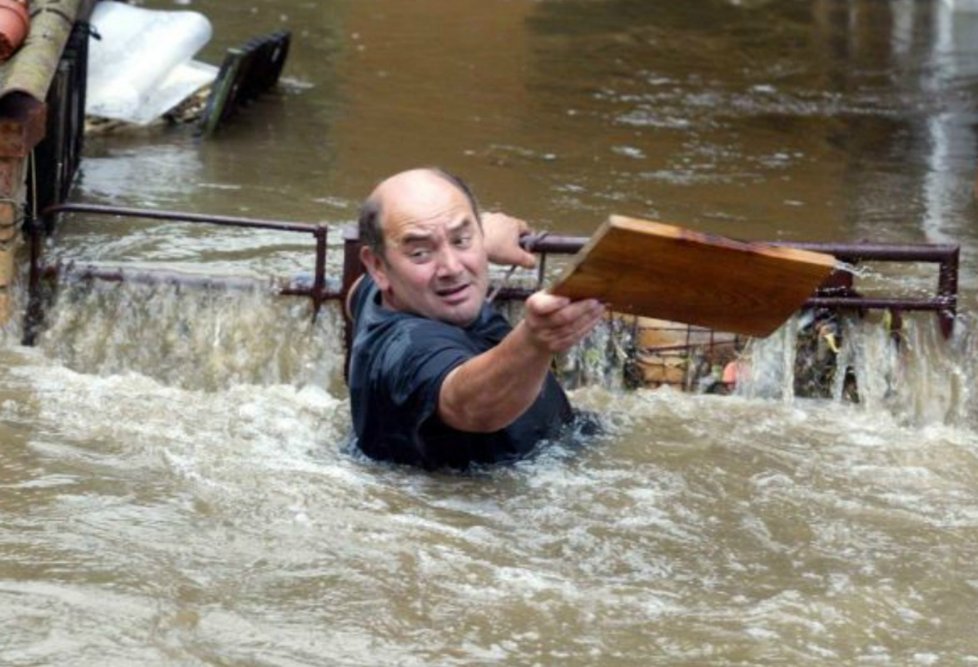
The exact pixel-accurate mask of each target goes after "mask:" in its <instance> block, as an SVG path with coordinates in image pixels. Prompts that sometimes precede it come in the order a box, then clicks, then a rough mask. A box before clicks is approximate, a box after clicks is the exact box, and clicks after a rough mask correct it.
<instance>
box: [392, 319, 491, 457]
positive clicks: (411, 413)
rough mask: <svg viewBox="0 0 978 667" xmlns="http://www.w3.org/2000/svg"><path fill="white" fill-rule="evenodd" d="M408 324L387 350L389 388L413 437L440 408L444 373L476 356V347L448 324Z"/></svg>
mask: <svg viewBox="0 0 978 667" xmlns="http://www.w3.org/2000/svg"><path fill="white" fill-rule="evenodd" d="M412 324H413V325H414V326H410V327H405V329H404V330H403V331H402V334H401V335H399V336H398V339H396V340H391V341H390V344H389V345H387V347H386V349H385V350H384V356H385V359H384V366H385V367H386V368H387V369H388V370H389V372H388V373H386V381H387V385H388V386H387V392H388V396H390V400H391V402H392V404H393V406H394V407H395V409H396V410H397V411H398V412H399V417H400V420H401V421H402V423H404V424H409V425H410V429H411V433H412V436H413V438H414V439H416V440H417V439H419V436H418V434H419V432H420V430H421V427H422V426H423V425H424V423H425V422H426V421H428V420H429V419H431V418H432V417H435V416H436V415H437V412H438V397H439V394H440V392H441V386H442V383H443V382H444V381H445V377H446V376H447V375H448V374H449V373H450V372H451V371H452V370H453V369H455V368H456V367H458V366H459V365H461V364H463V363H465V362H466V361H467V360H469V359H471V358H472V357H473V356H475V354H476V351H475V350H473V349H471V347H470V346H469V345H467V344H466V342H465V341H464V339H462V338H461V337H459V336H458V335H457V334H455V332H453V331H451V329H450V328H449V327H447V326H445V325H442V324H440V323H437V322H430V321H424V320H418V321H417V322H416V323H412Z"/></svg>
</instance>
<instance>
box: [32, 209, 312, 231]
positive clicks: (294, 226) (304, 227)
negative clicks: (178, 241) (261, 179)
mask: <svg viewBox="0 0 978 667" xmlns="http://www.w3.org/2000/svg"><path fill="white" fill-rule="evenodd" d="M60 213H90V214H93V215H114V216H119V217H123V218H147V219H152V220H178V221H181V222H190V223H204V224H211V225H221V226H224V227H246V228H251V229H270V230H276V231H282V232H301V233H305V234H316V233H317V230H318V229H320V228H322V227H324V226H325V225H313V224H304V223H298V222H287V221H284V220H263V219H260V218H241V217H235V216H228V215H211V214H209V213H188V212H186V211H165V210H158V209H147V208H132V207H126V206H106V205H104V204H84V203H76V202H66V203H63V204H55V205H53V206H49V207H47V208H46V209H44V212H43V214H42V215H43V216H45V217H47V216H49V215H57V214H60Z"/></svg>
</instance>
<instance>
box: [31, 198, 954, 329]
mask: <svg viewBox="0 0 978 667" xmlns="http://www.w3.org/2000/svg"><path fill="white" fill-rule="evenodd" d="M65 213H83V214H89V215H97V216H114V217H129V218H144V219H154V220H173V221H180V222H185V223H188V224H208V225H217V226H224V227H243V228H251V229H264V230H274V231H284V232H293V233H300V234H308V235H310V236H312V237H313V241H314V267H313V273H312V280H311V281H305V282H303V281H296V280H293V281H291V282H290V283H289V284H287V285H285V286H283V287H281V288H280V290H279V293H280V294H281V295H283V296H300V297H306V298H309V299H310V300H311V302H312V315H313V317H315V316H316V315H317V314H318V313H319V311H320V310H321V308H322V305H323V303H325V302H326V301H329V300H339V299H343V298H344V297H345V296H346V293H347V292H348V290H349V289H350V287H351V286H352V285H353V283H354V282H355V281H356V279H357V278H358V277H359V276H360V275H361V274H362V273H363V267H362V266H361V264H360V260H359V248H360V243H359V239H358V236H357V233H356V230H354V229H350V228H341V229H336V230H334V235H338V236H340V237H341V238H342V242H343V266H342V267H341V269H340V271H339V274H340V279H339V280H335V279H334V280H330V279H329V278H328V276H327V251H328V242H329V237H330V228H329V227H328V226H327V225H324V224H305V223H297V222H288V221H281V220H263V219H256V218H241V217H231V216H222V215H209V214H203V213H188V212H181V211H166V210H156V209H141V208H128V207H118V206H106V205H99V204H85V203H64V204H57V205H54V206H50V207H49V208H47V209H46V210H45V211H44V212H43V214H42V219H41V220H37V221H31V224H30V225H29V233H30V247H31V262H30V274H29V297H28V307H27V313H26V321H25V327H24V331H25V334H24V343H25V344H27V345H31V344H33V342H34V340H35V337H36V335H37V332H38V331H39V328H40V327H41V326H42V322H43V318H44V304H43V297H42V289H41V288H42V282H43V281H44V280H45V279H47V280H52V279H53V280H57V277H58V275H59V273H60V272H61V270H62V267H60V266H57V265H45V264H44V263H43V257H42V255H43V245H44V235H45V234H44V232H45V230H47V229H53V227H54V223H53V218H54V217H56V216H58V215H62V214H65ZM586 242H587V238H586V237H580V236H559V235H553V234H549V233H542V234H531V235H528V236H526V237H524V239H523V245H524V247H525V248H526V249H527V250H529V251H531V252H535V253H538V254H539V255H540V262H539V264H538V268H537V276H536V280H535V285H534V286H532V287H526V286H506V287H503V288H502V289H501V290H500V291H499V293H498V295H497V299H502V300H513V299H523V298H526V297H527V296H529V295H530V294H531V293H532V292H533V291H535V290H536V289H539V288H540V286H542V285H543V284H544V281H545V276H546V266H547V258H548V257H549V256H550V255H568V254H573V253H576V252H577V251H578V250H580V248H581V247H582V246H583V245H584V244H585V243H586ZM775 245H783V246H788V247H793V248H801V249H805V250H813V251H818V252H824V253H828V254H831V255H834V256H835V257H836V258H837V259H838V260H840V261H842V262H845V263H847V264H849V265H857V264H859V263H861V262H865V261H874V262H904V263H907V262H912V263H931V264H936V265H937V267H938V280H937V284H936V287H935V290H934V293H933V295H932V296H929V297H926V298H911V297H902V296H895V297H879V296H863V295H861V294H859V292H858V291H857V290H856V289H855V287H854V284H853V276H852V274H851V273H850V272H845V271H835V272H834V273H833V274H832V275H831V276H830V277H829V278H828V279H827V280H826V281H825V282H824V283H823V284H822V286H821V287H820V288H819V289H818V290H817V291H816V292H815V294H813V295H812V296H811V297H810V298H809V299H808V300H807V301H806V302H805V304H804V307H805V308H825V309H836V310H855V311H860V312H862V311H866V310H870V309H885V310H889V311H891V312H893V313H894V314H896V315H897V316H899V314H900V313H902V312H908V311H931V312H935V313H937V317H938V322H939V326H940V329H941V332H942V333H943V334H944V335H945V336H950V334H951V332H952V330H953V326H954V320H955V317H956V315H957V289H958V259H959V252H960V250H959V247H958V246H957V245H953V244H918V245H913V244H884V243H778V244H775ZM73 270H74V273H75V275H77V276H80V277H83V278H86V279H93V280H110V281H125V280H132V281H147V280H152V281H154V282H173V283H193V282H196V283H198V284H204V283H206V284H208V285H214V284H222V285H228V286H232V287H233V286H234V285H233V283H234V281H235V279H228V278H220V277H214V278H210V277H208V278H200V277H192V276H186V275H181V274H175V273H172V272H170V273H168V272H165V271H151V270H139V271H137V270H122V269H119V268H111V269H107V268H100V267H97V266H85V267H80V268H79V267H73ZM238 280H239V281H240V279H238ZM347 342H349V334H348V333H347Z"/></svg>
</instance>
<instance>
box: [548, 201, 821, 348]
mask: <svg viewBox="0 0 978 667" xmlns="http://www.w3.org/2000/svg"><path fill="white" fill-rule="evenodd" d="M834 266H835V258H834V257H832V256H831V255H826V254H822V253H816V252H811V251H807V250H799V249H795V248H784V247H780V246H771V245H768V244H762V243H745V242H741V241H734V240H732V239H728V238H724V237H720V236H715V235H711V234H703V233H700V232H695V231H692V230H688V229H684V228H682V227H676V226H673V225H666V224H663V223H660V222H652V221H649V220H639V219H636V218H627V217H623V216H611V218H609V220H608V221H607V222H605V223H604V224H603V225H602V226H601V228H600V229H598V231H597V232H595V234H594V235H593V236H592V237H591V239H590V241H588V243H587V245H585V247H584V248H583V249H581V251H580V252H579V253H578V254H577V255H576V256H575V257H574V258H573V260H572V261H571V263H570V265H569V266H568V267H567V268H566V269H565V271H564V273H563V274H562V275H561V276H560V278H559V279H558V280H557V282H556V284H555V285H554V286H553V287H552V288H551V290H550V291H551V292H553V293H554V294H560V295H565V296H569V297H571V298H574V299H583V298H597V299H600V300H602V301H604V302H606V303H608V304H609V306H610V307H611V309H612V310H614V311H616V312H621V313H631V314H634V315H643V316H646V317H657V318H661V319H665V320H671V321H675V322H684V323H688V324H696V325H700V326H705V327H710V328H711V329H716V330H718V331H727V332H732V333H740V334H745V335H749V336H758V337H763V336H767V335H768V334H770V333H772V332H773V331H774V330H775V329H777V328H778V327H779V326H781V324H782V323H784V321H785V320H787V319H788V317H790V316H791V314H792V313H793V312H795V311H796V310H798V308H799V307H800V306H801V305H802V303H804V301H805V299H807V298H808V297H809V296H811V295H812V293H813V292H814V291H815V289H816V288H817V287H818V286H819V284H821V282H822V281H823V280H825V279H826V278H827V277H828V276H829V274H830V273H831V272H832V269H833V268H834Z"/></svg>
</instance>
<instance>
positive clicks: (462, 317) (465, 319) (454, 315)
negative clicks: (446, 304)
mask: <svg viewBox="0 0 978 667" xmlns="http://www.w3.org/2000/svg"><path fill="white" fill-rule="evenodd" d="M480 310H481V307H477V306H472V305H470V304H465V305H462V306H458V307H455V308H447V309H444V310H442V312H440V313H439V314H438V319H439V320H441V321H442V322H446V323H448V324H454V325H455V326H459V327H467V326H469V325H470V324H472V323H473V322H475V320H476V318H477V317H479V311H480Z"/></svg>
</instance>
